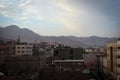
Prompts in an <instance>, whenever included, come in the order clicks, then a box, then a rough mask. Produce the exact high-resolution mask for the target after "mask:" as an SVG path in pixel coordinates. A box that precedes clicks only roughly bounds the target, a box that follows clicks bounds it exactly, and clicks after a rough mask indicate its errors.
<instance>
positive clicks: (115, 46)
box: [107, 39, 120, 80]
mask: <svg viewBox="0 0 120 80" xmlns="http://www.w3.org/2000/svg"><path fill="white" fill-rule="evenodd" d="M107 71H108V73H109V74H110V75H111V76H112V77H113V79H114V80H120V39H119V40H118V41H116V42H113V43H109V44H107Z"/></svg>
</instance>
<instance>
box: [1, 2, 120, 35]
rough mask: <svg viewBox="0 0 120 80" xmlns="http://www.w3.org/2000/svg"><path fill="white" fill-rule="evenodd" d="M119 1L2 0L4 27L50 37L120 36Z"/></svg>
mask: <svg viewBox="0 0 120 80" xmlns="http://www.w3.org/2000/svg"><path fill="white" fill-rule="evenodd" d="M119 14H120V1H119V0H115V1H113V0H84V1H83V0H60V1H56V0H51V1H49V0H11V1H9V0H1V1H0V23H1V24H0V26H1V27H5V26H9V25H12V24H13V25H17V26H19V27H20V28H29V29H31V30H33V31H34V32H36V33H38V34H40V35H46V36H70V35H72V36H93V35H95V36H102V37H120V35H119V34H120V31H119V30H120V15H119Z"/></svg>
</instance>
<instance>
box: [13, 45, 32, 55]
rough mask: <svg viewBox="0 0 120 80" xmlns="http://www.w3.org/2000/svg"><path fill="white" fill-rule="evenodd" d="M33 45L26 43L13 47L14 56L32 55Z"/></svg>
mask: <svg viewBox="0 0 120 80" xmlns="http://www.w3.org/2000/svg"><path fill="white" fill-rule="evenodd" d="M32 54H33V45H32V44H27V43H17V44H16V45H15V55H32Z"/></svg>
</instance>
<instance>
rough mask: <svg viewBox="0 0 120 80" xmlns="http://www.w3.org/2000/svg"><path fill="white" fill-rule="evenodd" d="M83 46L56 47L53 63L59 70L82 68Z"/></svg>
mask: <svg viewBox="0 0 120 80" xmlns="http://www.w3.org/2000/svg"><path fill="white" fill-rule="evenodd" d="M83 53H84V50H83V49H82V48H55V50H54V60H53V64H54V65H55V68H56V69H57V70H64V71H74V70H77V71H79V70H81V69H82V68H83V67H84V66H83V64H84V60H83Z"/></svg>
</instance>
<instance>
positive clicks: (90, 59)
mask: <svg viewBox="0 0 120 80" xmlns="http://www.w3.org/2000/svg"><path fill="white" fill-rule="evenodd" d="M83 59H84V65H85V67H86V68H88V69H95V67H96V54H93V53H88V54H83Z"/></svg>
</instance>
